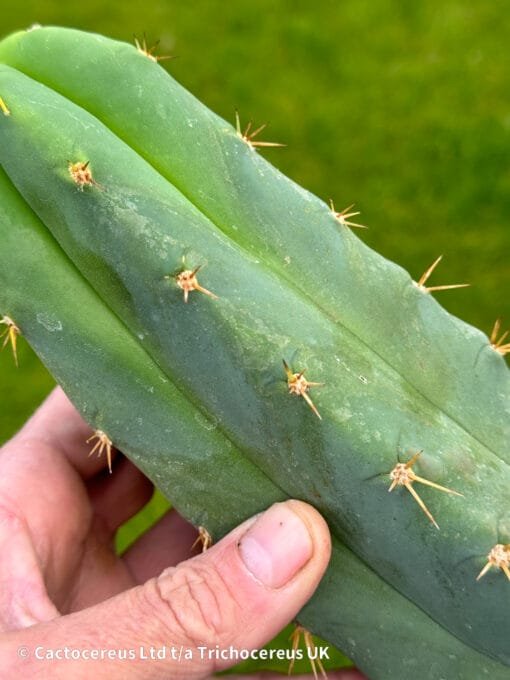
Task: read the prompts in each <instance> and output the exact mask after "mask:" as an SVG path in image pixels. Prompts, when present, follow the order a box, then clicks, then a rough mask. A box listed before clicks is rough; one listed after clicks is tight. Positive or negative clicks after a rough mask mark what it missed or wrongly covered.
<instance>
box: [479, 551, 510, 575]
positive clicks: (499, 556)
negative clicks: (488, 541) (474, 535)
mask: <svg viewBox="0 0 510 680" xmlns="http://www.w3.org/2000/svg"><path fill="white" fill-rule="evenodd" d="M492 567H496V568H497V569H501V570H502V571H504V572H505V576H506V577H507V579H508V580H509V581H510V543H507V544H506V545H504V544H503V543H496V545H495V546H494V547H493V548H492V550H491V551H490V553H489V554H488V555H487V564H486V565H485V567H484V568H483V569H482V571H481V572H480V573H479V574H478V576H477V577H476V580H477V581H479V580H480V579H481V578H482V577H483V576H485V574H486V573H487V572H488V571H489V570H490V569H491V568H492Z"/></svg>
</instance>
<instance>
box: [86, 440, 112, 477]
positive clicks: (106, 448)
mask: <svg viewBox="0 0 510 680" xmlns="http://www.w3.org/2000/svg"><path fill="white" fill-rule="evenodd" d="M94 439H97V441H96V443H95V444H94V446H93V448H92V449H91V450H90V453H89V456H91V455H92V454H93V453H95V452H96V451H97V455H98V456H101V455H102V454H103V453H104V452H106V460H107V462H108V470H109V471H110V474H111V472H112V448H113V444H112V440H111V439H110V438H109V437H108V435H107V434H105V433H104V432H103V431H102V430H96V431H95V432H94V434H93V435H92V436H91V437H89V438H88V439H87V442H86V443H87V444H88V443H89V442H91V441H93V440H94Z"/></svg>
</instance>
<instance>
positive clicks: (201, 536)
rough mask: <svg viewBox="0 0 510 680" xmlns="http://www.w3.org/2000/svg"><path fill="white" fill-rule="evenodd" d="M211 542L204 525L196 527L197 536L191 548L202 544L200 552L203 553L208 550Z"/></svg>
mask: <svg viewBox="0 0 510 680" xmlns="http://www.w3.org/2000/svg"><path fill="white" fill-rule="evenodd" d="M212 544H213V540H212V536H211V534H210V533H209V532H208V531H207V529H206V528H205V527H198V536H197V538H196V540H195V542H194V543H193V545H192V546H191V549H192V550H193V548H196V546H197V545H201V546H202V552H203V553H204V552H205V551H206V550H209V548H210V547H211V545H212Z"/></svg>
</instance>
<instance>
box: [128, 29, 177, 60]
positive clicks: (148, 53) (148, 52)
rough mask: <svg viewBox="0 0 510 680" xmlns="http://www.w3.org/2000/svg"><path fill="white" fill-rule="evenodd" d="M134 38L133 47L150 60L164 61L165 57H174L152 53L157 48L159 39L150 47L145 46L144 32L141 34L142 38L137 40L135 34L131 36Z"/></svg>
mask: <svg viewBox="0 0 510 680" xmlns="http://www.w3.org/2000/svg"><path fill="white" fill-rule="evenodd" d="M133 38H134V40H135V47H136V49H137V50H138V52H140V54H143V55H144V56H145V57H148V58H149V59H150V60H151V61H154V62H156V63H157V62H158V61H164V60H165V59H174V58H175V57H173V56H172V55H166V56H161V57H160V56H158V55H157V54H153V52H154V50H156V49H157V48H158V45H159V43H160V41H159V40H158V41H157V42H156V43H155V44H154V45H153V46H152V47H148V46H147V38H146V37H145V33H144V34H143V39H142V40H138V38H137V37H136V35H134V36H133Z"/></svg>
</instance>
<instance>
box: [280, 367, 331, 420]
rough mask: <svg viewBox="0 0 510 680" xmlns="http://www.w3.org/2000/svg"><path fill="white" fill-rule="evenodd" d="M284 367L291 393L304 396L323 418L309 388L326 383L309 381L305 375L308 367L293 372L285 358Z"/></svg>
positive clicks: (316, 413)
mask: <svg viewBox="0 0 510 680" xmlns="http://www.w3.org/2000/svg"><path fill="white" fill-rule="evenodd" d="M283 368H284V369H285V373H286V375H287V386H288V388H289V394H295V395H297V396H298V397H303V399H304V400H305V401H306V403H307V404H308V406H309V407H310V408H311V409H312V411H313V412H314V413H315V415H316V416H317V418H319V420H322V416H321V414H320V413H319V411H318V410H317V408H316V406H315V404H314V403H313V401H312V400H311V399H310V395H309V394H308V390H309V389H310V387H321V386H322V385H324V383H319V382H309V381H308V380H307V379H306V378H305V376H304V373H305V371H306V369H305V370H303V371H300V372H299V373H293V372H292V370H291V369H290V367H289V365H288V364H287V362H286V361H285V359H284V360H283Z"/></svg>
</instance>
